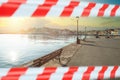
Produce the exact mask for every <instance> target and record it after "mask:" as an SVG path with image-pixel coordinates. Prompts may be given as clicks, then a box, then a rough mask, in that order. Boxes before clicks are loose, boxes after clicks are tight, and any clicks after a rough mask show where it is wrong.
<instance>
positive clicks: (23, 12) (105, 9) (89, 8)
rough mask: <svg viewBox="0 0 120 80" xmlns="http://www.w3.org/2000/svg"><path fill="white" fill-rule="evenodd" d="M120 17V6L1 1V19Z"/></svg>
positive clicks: (70, 0)
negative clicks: (20, 17) (25, 17)
mask: <svg viewBox="0 0 120 80" xmlns="http://www.w3.org/2000/svg"><path fill="white" fill-rule="evenodd" d="M11 16H12V17H19V16H22V17H24V16H27V17H46V16H51V17H52V16H56V17H62V16H63V17H75V16H81V17H89V16H95V17H97V16H98V17H99V16H100V17H109V16H120V5H110V4H99V3H92V2H80V1H73V0H34V1H33V0H0V17H11Z"/></svg>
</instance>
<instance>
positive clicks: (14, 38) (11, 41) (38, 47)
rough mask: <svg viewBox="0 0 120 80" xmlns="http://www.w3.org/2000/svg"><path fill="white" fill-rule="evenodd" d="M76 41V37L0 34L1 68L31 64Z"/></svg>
mask: <svg viewBox="0 0 120 80" xmlns="http://www.w3.org/2000/svg"><path fill="white" fill-rule="evenodd" d="M74 41H75V37H74V36H67V37H65V36H56V37H51V36H47V37H45V35H25V34H24V35H23V34H22V35H21V34H0V67H13V66H17V65H20V64H23V63H26V62H29V61H31V60H34V59H36V58H39V57H42V56H44V55H46V54H49V53H50V52H52V51H55V50H57V49H59V48H62V47H64V46H66V45H68V44H70V43H73V42H74Z"/></svg>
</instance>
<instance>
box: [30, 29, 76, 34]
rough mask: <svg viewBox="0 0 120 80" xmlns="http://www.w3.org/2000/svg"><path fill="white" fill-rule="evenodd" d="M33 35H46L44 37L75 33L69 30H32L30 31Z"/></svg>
mask: <svg viewBox="0 0 120 80" xmlns="http://www.w3.org/2000/svg"><path fill="white" fill-rule="evenodd" d="M29 31H30V33H31V34H44V35H54V36H55V35H56V36H57V35H73V34H74V33H75V32H74V31H71V30H68V29H53V28H47V27H43V28H32V29H30V30H29Z"/></svg>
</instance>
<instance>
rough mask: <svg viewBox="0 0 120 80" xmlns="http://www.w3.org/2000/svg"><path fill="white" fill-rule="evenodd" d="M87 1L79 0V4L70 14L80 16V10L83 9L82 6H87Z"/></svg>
mask: <svg viewBox="0 0 120 80" xmlns="http://www.w3.org/2000/svg"><path fill="white" fill-rule="evenodd" d="M88 4H89V3H85V2H80V3H79V6H77V7H75V8H74V10H73V12H72V14H71V16H72V17H76V16H81V14H82V12H83V11H84V8H85V7H87V6H88Z"/></svg>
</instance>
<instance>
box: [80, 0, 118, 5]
mask: <svg viewBox="0 0 120 80" xmlns="http://www.w3.org/2000/svg"><path fill="white" fill-rule="evenodd" d="M78 1H87V2H97V3H108V4H120V0H78Z"/></svg>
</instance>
